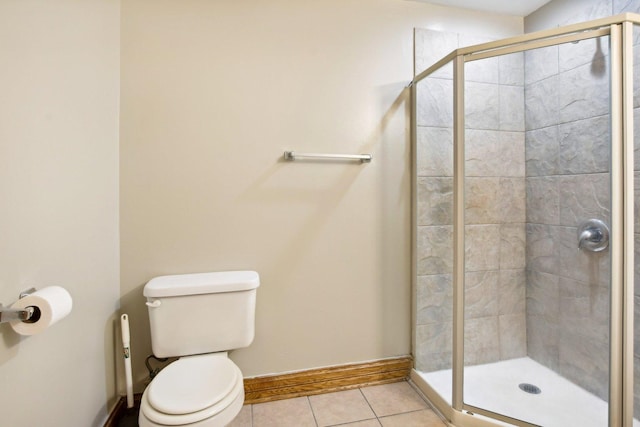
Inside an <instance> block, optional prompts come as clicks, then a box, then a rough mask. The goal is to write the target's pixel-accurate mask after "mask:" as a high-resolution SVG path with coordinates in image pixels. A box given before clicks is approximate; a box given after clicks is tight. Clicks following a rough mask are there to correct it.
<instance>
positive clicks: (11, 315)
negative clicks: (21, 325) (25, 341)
mask: <svg viewBox="0 0 640 427" xmlns="http://www.w3.org/2000/svg"><path fill="white" fill-rule="evenodd" d="M35 291H36V288H29V289H27V290H24V291H22V292H20V296H19V298H20V299H22V298H24V297H26V296H29V295H31V294H32V293H34V292H35ZM35 310H36V309H35V308H34V307H25V308H23V309H18V308H11V307H5V306H3V305H2V303H0V323H6V322H11V321H14V320H20V321H22V322H26V321H28V320H29V319H31V317H32V316H33V313H34V312H35Z"/></svg>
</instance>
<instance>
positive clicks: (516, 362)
mask: <svg viewBox="0 0 640 427" xmlns="http://www.w3.org/2000/svg"><path fill="white" fill-rule="evenodd" d="M609 59H610V58H609V36H601V37H597V38H590V39H585V40H581V41H579V42H578V43H565V44H560V45H554V46H547V47H542V48H538V49H534V50H528V51H525V52H516V53H509V54H506V55H502V56H495V57H488V58H485V59H479V60H475V61H471V62H466V63H465V67H464V77H465V79H464V107H465V108H464V152H465V156H464V193H465V199H464V258H465V259H464V320H463V321H464V334H463V335H464V373H463V402H464V408H465V409H467V410H468V411H469V412H472V413H480V414H485V415H488V416H492V417H496V418H498V419H503V420H505V421H509V422H514V423H518V424H522V425H529V424H531V425H544V426H558V427H561V426H562V427H565V426H568V425H580V426H581V427H588V426H594V427H596V426H606V425H608V403H607V401H608V390H609V346H610V345H609V327H610V314H609V307H610V289H611V287H610V270H611V269H610V251H609V248H608V246H607V243H606V237H607V235H608V231H609V230H608V227H609V225H610V224H611V218H610V217H611V207H610V206H611V196H610V194H611V191H610V188H611V176H610V164H611V155H610V153H611V132H610V129H611V117H610V109H611V96H610V92H611V90H610V71H609V68H610V60H609Z"/></svg>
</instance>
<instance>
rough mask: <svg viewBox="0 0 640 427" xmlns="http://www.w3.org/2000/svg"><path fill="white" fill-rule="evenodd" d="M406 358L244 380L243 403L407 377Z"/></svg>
mask: <svg viewBox="0 0 640 427" xmlns="http://www.w3.org/2000/svg"><path fill="white" fill-rule="evenodd" d="M412 367H413V359H412V358H411V357H410V356H405V357H398V358H393V359H383V360H377V361H374V362H366V363H355V364H350V365H341V366H332V367H329V368H319V369H310V370H307V371H300V372H293V373H289V374H282V375H271V376H265V377H257V378H245V380H244V391H245V397H244V402H245V404H251V403H263V402H270V401H274V400H281V399H289V398H292V397H300V396H312V395H315V394H322V393H330V392H334V391H341V390H350V389H354V388H359V387H364V386H369V385H377V384H387V383H392V382H397V381H402V380H405V379H407V378H408V377H409V373H410V371H411V368H412Z"/></svg>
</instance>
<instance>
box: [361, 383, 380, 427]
mask: <svg viewBox="0 0 640 427" xmlns="http://www.w3.org/2000/svg"><path fill="white" fill-rule="evenodd" d="M358 390H359V391H360V394H361V395H362V397H363V398H364V401H365V402H367V405H369V409H371V412H372V413H373V415H374V416H375V417H376V420H378V422H380V420H379V419H378V414H377V412H376V411H375V410H374V409H373V406H371V403H370V402H369V399H367V395H366V394H364V392H363V391H362V387H359V388H358ZM380 424H382V423H380Z"/></svg>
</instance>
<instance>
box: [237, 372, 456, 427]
mask: <svg viewBox="0 0 640 427" xmlns="http://www.w3.org/2000/svg"><path fill="white" fill-rule="evenodd" d="M329 426H345V427H414V426H415V427H445V426H446V424H445V423H443V422H442V421H441V420H440V418H439V417H438V415H436V413H435V412H433V411H432V410H431V408H430V407H429V405H427V403H426V402H425V401H424V399H423V398H422V397H421V396H420V395H419V394H418V393H417V392H416V391H415V390H414V389H413V387H412V386H411V385H410V384H409V383H408V382H406V381H403V382H398V383H393V384H385V385H379V386H371V387H363V388H360V389H356V390H346V391H339V392H336V393H327V394H320V395H317V396H309V397H297V398H294V399H287V400H278V401H276V402H268V403H257V404H254V405H245V406H244V407H243V408H242V411H241V412H240V414H239V415H238V417H236V419H235V420H234V421H233V422H232V423H231V424H229V426H228V427H329Z"/></svg>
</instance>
